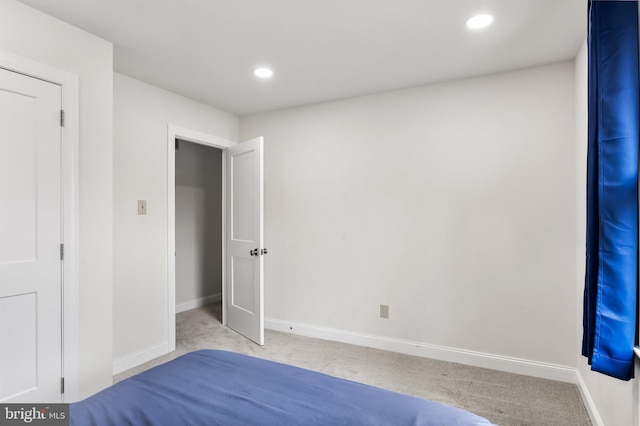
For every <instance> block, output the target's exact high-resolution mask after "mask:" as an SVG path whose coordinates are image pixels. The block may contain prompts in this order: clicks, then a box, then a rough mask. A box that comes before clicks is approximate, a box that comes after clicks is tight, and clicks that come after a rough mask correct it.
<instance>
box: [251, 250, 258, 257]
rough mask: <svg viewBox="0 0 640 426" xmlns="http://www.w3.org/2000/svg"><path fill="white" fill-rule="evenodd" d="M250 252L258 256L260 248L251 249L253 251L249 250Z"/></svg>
mask: <svg viewBox="0 0 640 426" xmlns="http://www.w3.org/2000/svg"><path fill="white" fill-rule="evenodd" d="M249 254H250V255H251V256H257V255H258V249H257V248H256V249H253V250H251V251H250V252H249Z"/></svg>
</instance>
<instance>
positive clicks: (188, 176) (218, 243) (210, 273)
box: [175, 139, 223, 322]
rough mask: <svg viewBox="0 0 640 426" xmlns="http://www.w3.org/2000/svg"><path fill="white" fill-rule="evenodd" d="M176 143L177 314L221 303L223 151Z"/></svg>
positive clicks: (183, 142)
mask: <svg viewBox="0 0 640 426" xmlns="http://www.w3.org/2000/svg"><path fill="white" fill-rule="evenodd" d="M175 143H176V145H175V146H176V147H175V172H176V176H175V226H176V231H175V232H176V236H175V243H176V256H175V258H176V275H175V283H176V292H175V293H176V296H175V297H176V300H175V303H176V314H178V313H180V312H184V311H188V310H191V309H195V308H199V307H201V306H205V305H209V304H212V303H220V302H222V285H223V282H222V264H223V262H222V241H223V240H222V238H223V230H222V159H223V151H222V150H221V149H219V148H215V147H212V146H207V145H200V144H197V143H193V142H188V141H185V140H180V139H176V142H175ZM218 320H219V321H220V322H222V318H218Z"/></svg>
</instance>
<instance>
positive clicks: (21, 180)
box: [0, 69, 62, 403]
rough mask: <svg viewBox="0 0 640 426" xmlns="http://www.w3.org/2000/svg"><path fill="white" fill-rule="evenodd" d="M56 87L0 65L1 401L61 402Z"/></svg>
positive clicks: (57, 110)
mask: <svg viewBox="0 0 640 426" xmlns="http://www.w3.org/2000/svg"><path fill="white" fill-rule="evenodd" d="M61 101H62V98H61V88H60V86H58V85H55V84H52V83H47V82H44V81H42V80H38V79H35V78H31V77H27V76H24V75H22V74H17V73H14V72H11V71H7V70H4V69H0V342H1V343H0V402H3V403H13V402H29V403H37V402H61V401H62V397H61V389H60V378H61V372H62V319H61V315H62V302H61V295H62V291H61V283H62V262H61V260H60V243H61V219H62V214H61V201H60V199H61V194H60V193H61V189H60V180H61V178H60V173H61V170H60V155H61V154H60V153H61V146H60V144H61V127H60V106H61Z"/></svg>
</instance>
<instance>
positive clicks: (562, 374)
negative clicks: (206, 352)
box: [264, 318, 576, 383]
mask: <svg viewBox="0 0 640 426" xmlns="http://www.w3.org/2000/svg"><path fill="white" fill-rule="evenodd" d="M264 324H265V328H268V329H270V330H275V331H281V332H285V333H294V334H299V335H302V336H307V337H315V338H318V339H324V340H332V341H336V342H342V343H350V344H352V345H358V346H367V347H371V348H376V349H382V350H386V351H392V352H399V353H403V354H407V355H414V356H420V357H423V358H432V359H437V360H441V361H448V362H456V363H459V364H465V365H472V366H475V367H482V368H489V369H492V370H499V371H506V372H508V373H516V374H523V375H526V376H533V377H540V378H543V379H551V380H558V381H561V382H568V383H576V369H575V368H571V367H566V366H563V365H556V364H548V363H544V362H538V361H531V360H528V359H520V358H512V357H507V356H502V355H493V354H487V353H482V352H475V351H469V350H465V349H456V348H449V347H446V346H438V345H430V344H427V343H422V342H415V341H410V340H401V339H394V338H390V337H382V336H375V335H371V334H364V333H356V332H352V331H347V330H339V329H334V328H327V327H319V326H315V325H309V324H301V323H295V322H291V321H282V320H278V319H274V318H265V319H264Z"/></svg>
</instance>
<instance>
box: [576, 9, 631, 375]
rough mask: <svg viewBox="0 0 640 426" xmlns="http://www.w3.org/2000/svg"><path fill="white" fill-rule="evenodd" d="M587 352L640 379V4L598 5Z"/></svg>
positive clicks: (592, 31) (593, 25)
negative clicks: (638, 354) (639, 360)
mask: <svg viewBox="0 0 640 426" xmlns="http://www.w3.org/2000/svg"><path fill="white" fill-rule="evenodd" d="M589 15H590V25H589V37H588V46H589V130H588V135H589V140H588V144H589V145H588V159H587V258H586V275H585V289H584V317H583V318H584V319H583V328H584V334H583V339H582V354H583V355H584V356H586V357H588V359H589V364H591V369H592V370H594V371H598V372H601V373H604V374H607V375H609V376H612V377H616V378H619V379H622V380H629V379H630V378H632V377H633V357H634V355H633V346H634V344H635V340H636V318H637V314H636V303H637V302H636V298H637V285H638V284H637V282H638V278H637V277H638V127H639V125H638V121H639V117H640V116H639V112H640V111H639V108H638V97H639V95H638V2H637V1H604V0H601V1H592V2H591V4H590V10H589Z"/></svg>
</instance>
